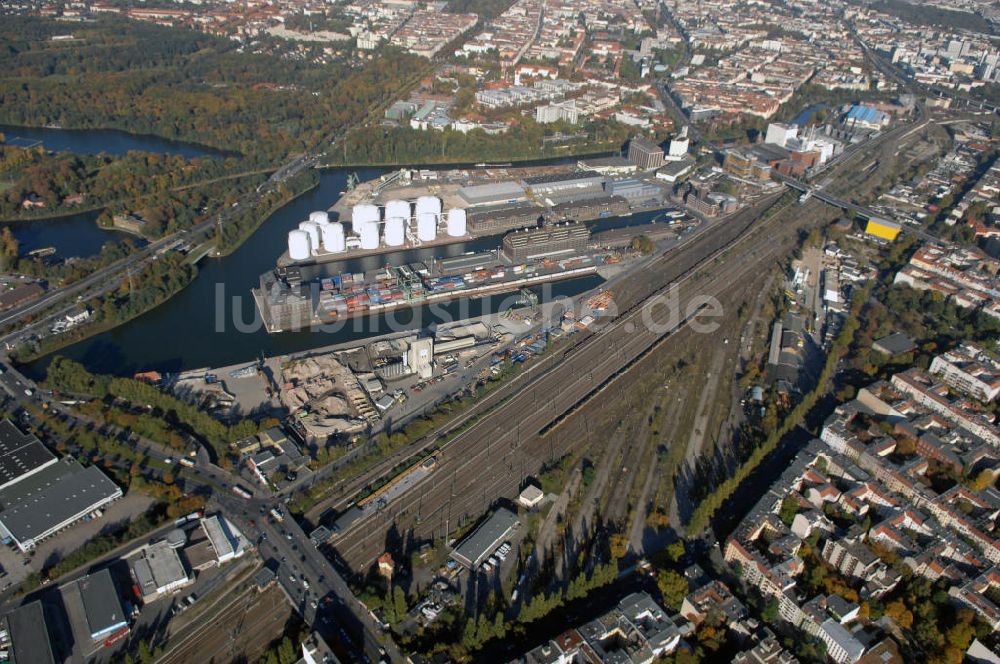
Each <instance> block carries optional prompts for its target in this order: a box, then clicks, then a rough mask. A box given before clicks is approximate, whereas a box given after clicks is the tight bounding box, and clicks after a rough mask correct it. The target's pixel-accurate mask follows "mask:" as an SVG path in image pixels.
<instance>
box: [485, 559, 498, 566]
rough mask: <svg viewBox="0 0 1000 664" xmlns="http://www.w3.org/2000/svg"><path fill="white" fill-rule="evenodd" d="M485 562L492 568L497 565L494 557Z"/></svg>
mask: <svg viewBox="0 0 1000 664" xmlns="http://www.w3.org/2000/svg"><path fill="white" fill-rule="evenodd" d="M486 562H488V563H489V564H490V565H493V566H494V567H496V565H497V559H496V558H495V557H493V556H490V557H489V558H488V559H487V560H486Z"/></svg>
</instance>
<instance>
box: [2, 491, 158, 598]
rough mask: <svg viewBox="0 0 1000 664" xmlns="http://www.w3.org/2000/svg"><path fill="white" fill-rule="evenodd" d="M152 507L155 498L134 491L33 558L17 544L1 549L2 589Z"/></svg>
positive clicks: (42, 547) (61, 535)
mask: <svg viewBox="0 0 1000 664" xmlns="http://www.w3.org/2000/svg"><path fill="white" fill-rule="evenodd" d="M152 504H153V499H152V498H150V497H149V496H146V495H143V494H140V493H136V492H131V493H128V494H126V495H125V496H123V497H122V498H121V499H119V500H116V501H115V502H113V503H111V504H110V505H108V506H107V507H106V508H105V509H104V510H103V515H102V516H101V517H100V518H97V519H91V520H90V521H79V522H77V523H75V524H73V525H72V526H70V527H68V528H66V529H65V530H63V531H62V532H60V533H58V534H56V535H55V536H53V537H50V538H48V539H46V540H45V541H43V542H42V543H41V544H39V545H38V546H37V547H36V548H35V549H34V550H33V551H32V552H31V553H30V555H25V554H23V553H21V551H20V550H18V548H17V547H16V546H15V545H13V544H11V545H8V546H3V547H0V566H3V571H4V572H5V575H4V576H3V577H0V589H3V590H6V589H8V588H11V587H13V586H16V585H17V584H19V583H20V582H21V581H23V580H24V578H25V577H26V576H28V575H29V574H30V573H31V572H40V571H41V570H42V569H43V568H44V567H46V566H49V565H52V564H54V563H56V562H58V561H59V560H61V559H62V558H63V557H65V556H66V555H68V554H70V553H72V552H73V551H76V550H77V549H79V548H80V547H81V546H83V545H84V544H86V543H87V542H88V541H89V540H92V539H93V538H95V537H97V536H98V535H100V534H102V533H104V532H107V531H109V530H113V529H115V528H116V527H117V526H118V525H121V524H127V523H128V522H129V521H131V520H132V519H134V518H135V517H137V516H139V515H140V514H143V513H144V512H145V511H146V510H148V509H149V507H150V506H151V505H152ZM25 559H27V560H30V561H31V562H30V564H28V565H25V564H24V561H25Z"/></svg>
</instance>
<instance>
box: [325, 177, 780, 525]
mask: <svg viewBox="0 0 1000 664" xmlns="http://www.w3.org/2000/svg"><path fill="white" fill-rule="evenodd" d="M781 198H782V195H781V194H777V195H771V196H768V197H766V198H764V199H762V200H761V201H760V202H758V203H757V204H755V205H754V206H752V207H750V208H748V209H746V210H742V211H740V212H738V213H736V214H735V215H733V216H732V217H730V218H728V219H722V220H719V221H717V222H715V224H714V225H713V226H712V227H711V228H710V229H708V230H706V231H705V232H703V233H699V234H697V235H695V236H693V237H692V238H690V239H688V240H686V241H684V242H683V243H681V244H679V245H678V246H676V247H673V248H672V249H670V250H669V251H667V252H665V253H663V254H661V255H660V256H658V257H657V258H656V259H655V260H653V261H651V262H650V263H649V264H648V265H647V266H646V267H645V268H644V269H643V270H642V271H641V273H639V274H637V275H634V276H633V277H632V278H631V279H626V280H623V281H622V282H621V284H619V286H618V287H617V288H616V301H615V303H616V304H617V305H619V306H622V307H623V311H621V312H620V313H619V316H621V315H623V314H625V313H627V312H629V311H631V310H633V309H636V308H637V307H638V306H641V303H642V302H643V301H644V300H646V299H648V298H649V297H650V296H652V295H653V294H655V293H656V292H659V291H662V290H663V289H664V288H666V287H668V286H669V285H670V284H671V283H672V282H673V281H674V280H676V279H678V278H680V277H681V276H682V275H683V274H684V273H685V272H687V271H689V270H691V269H693V268H694V267H695V266H697V265H698V264H699V263H701V262H702V261H704V260H705V257H706V255H708V253H711V250H712V248H713V247H718V246H719V245H728V244H730V243H732V242H733V240H735V239H738V238H739V236H740V235H741V234H742V233H744V232H745V231H746V230H747V229H748V228H749V227H750V226H751V225H752V224H753V223H754V222H755V221H756V220H757V219H759V218H760V216H761V215H762V214H765V213H768V212H771V211H772V208H773V207H774V206H775V205H776V204H777V203H778V202H779V201H780V200H781ZM593 336H594V335H593V334H592V333H590V332H583V333H581V334H578V335H576V338H575V339H573V340H570V341H568V342H564V343H565V345H563V346H562V347H561V348H558V349H556V350H555V351H554V352H552V353H549V354H546V355H545V356H543V357H541V358H539V359H538V360H537V361H536V362H533V363H531V364H530V365H529V366H528V367H527V368H526V369H525V370H524V371H523V372H522V373H520V374H518V375H516V376H514V377H513V378H511V379H510V380H508V381H507V382H505V383H504V384H503V385H502V386H500V387H498V388H497V389H496V390H494V391H492V392H490V393H489V394H487V395H485V396H483V397H482V398H480V399H479V400H478V401H477V402H476V403H475V404H474V405H473V406H472V407H471V408H470V409H469V410H468V411H466V412H465V413H463V414H461V415H459V416H458V417H456V418H455V419H453V420H452V421H451V422H449V423H448V424H447V425H446V426H444V427H442V428H441V429H438V430H437V431H435V432H433V433H431V434H429V435H428V436H426V437H425V438H423V439H421V440H420V441H417V442H415V443H412V444H410V445H408V446H406V447H405V448H403V449H402V450H399V451H397V452H396V453H395V454H393V455H392V456H391V457H389V458H387V459H385V460H383V461H380V462H379V463H377V464H375V465H374V466H372V467H371V468H370V469H369V470H367V471H365V472H364V473H362V474H361V475H359V476H356V477H353V478H351V479H350V480H347V481H345V482H343V483H342V484H340V485H339V486H335V487H333V488H331V490H330V492H331V493H332V494H335V497H334V498H332V499H331V498H328V499H326V500H323V501H321V502H320V503H319V504H317V505H316V506H315V507H313V508H312V509H310V510H309V511H308V513H307V514H306V519H307V520H308V521H309V522H310V523H312V524H316V523H317V522H318V521H319V519H320V517H321V515H322V514H323V513H325V512H326V511H327V510H329V509H330V508H334V509H338V510H342V509H344V508H345V507H347V506H348V505H349V504H350V503H351V501H352V498H353V496H355V495H357V494H358V493H359V492H360V491H362V490H363V489H364V488H365V487H366V486H369V485H371V484H372V483H373V482H374V481H375V480H376V479H378V478H379V477H382V476H384V475H385V474H386V473H388V472H390V471H391V470H392V469H393V468H395V467H396V466H398V465H399V464H400V463H401V462H402V461H403V460H405V459H409V458H411V457H415V456H417V455H420V454H421V453H427V452H429V451H430V450H431V448H432V447H434V446H435V445H436V444H437V443H438V440H439V439H440V438H441V437H442V436H447V435H449V434H452V433H454V432H455V431H458V430H461V429H462V428H463V427H465V426H466V425H468V424H469V423H470V422H471V421H473V420H475V419H477V418H479V417H482V416H484V415H485V414H486V413H488V412H489V411H491V410H492V409H494V408H496V407H498V406H500V405H501V404H502V403H504V402H505V401H506V400H508V399H510V398H511V397H513V396H515V395H516V394H518V393H520V392H521V391H522V390H523V389H525V387H526V386H527V385H530V384H532V383H533V382H535V381H537V380H539V379H541V378H543V377H544V376H546V375H547V374H548V373H549V372H551V371H553V370H557V369H558V368H559V367H560V366H562V365H563V363H564V362H566V361H567V360H569V359H571V358H572V357H573V355H574V354H575V353H576V352H577V351H578V349H579V348H580V347H581V346H583V345H585V344H586V343H588V342H589V341H590V340H591V338H592V337H593ZM461 435H464V434H461ZM456 440H457V439H455V440H453V441H450V442H449V443H448V444H447V445H446V446H450V445H453V444H454V443H455V442H456Z"/></svg>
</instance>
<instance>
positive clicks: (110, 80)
mask: <svg viewBox="0 0 1000 664" xmlns="http://www.w3.org/2000/svg"><path fill="white" fill-rule="evenodd" d="M66 30H67V28H66V26H65V25H60V24H59V23H56V22H52V21H47V20H45V19H43V18H36V17H13V16H6V17H4V21H3V23H2V24H0V42H3V43H4V46H5V48H4V49H2V50H0V122H2V123H8V124H14V125H29V126H41V125H56V126H60V127H66V128H78V129H90V128H98V127H101V128H114V129H121V130H124V131H130V132H133V133H140V134H153V135H157V136H162V137H165V138H171V139H177V140H183V141H189V142H194V143H201V144H204V145H209V146H212V147H215V148H218V149H222V150H230V151H233V150H235V151H237V152H239V153H240V154H242V155H243V156H244V159H245V160H246V161H247V162H248V163H250V164H257V165H269V164H275V163H278V162H281V161H283V160H284V159H285V158H286V157H287V156H288V155H289V154H292V153H296V152H301V151H303V150H307V149H310V148H313V147H315V146H317V145H319V144H320V143H321V142H322V141H323V139H324V138H326V137H329V136H331V135H333V134H335V133H337V132H338V131H341V130H344V129H346V128H348V127H349V126H351V125H353V124H354V123H356V122H357V121H358V120H359V119H361V118H364V117H365V116H366V115H367V114H368V112H369V111H370V110H371V109H372V108H374V107H377V106H378V105H380V104H382V103H385V102H387V101H389V100H390V99H391V98H393V97H394V96H395V95H396V94H397V93H398V89H399V87H400V86H401V85H402V84H403V82H405V81H407V80H409V79H411V78H412V77H413V76H414V75H416V74H418V73H419V72H420V71H421V70H422V69H423V68H424V67H425V66H426V61H424V60H422V59H421V58H418V57H416V56H412V55H407V54H405V53H403V52H401V51H398V50H395V49H391V48H387V49H385V50H384V51H383V52H381V53H380V56H381V57H379V58H377V59H374V60H372V61H371V62H368V63H365V65H364V66H363V67H361V66H359V65H357V64H356V63H353V62H348V61H345V62H342V63H339V64H336V65H332V66H331V65H323V66H320V65H315V64H312V63H310V62H306V61H303V60H301V59H292V58H282V57H272V56H264V55H255V54H249V53H244V52H241V50H240V46H239V44H238V43H236V42H234V41H232V40H228V39H223V38H219V37H214V36H211V35H206V34H202V33H197V32H193V31H188V30H182V29H174V28H166V27H162V26H157V25H151V24H147V23H136V22H131V21H128V20H125V19H122V18H119V17H105V18H101V19H99V20H97V21H96V22H95V23H93V24H87V25H74V28H73V36H74V40H73V41H70V42H52V41H51V37H52V36H54V35H57V34H63V33H65V32H66Z"/></svg>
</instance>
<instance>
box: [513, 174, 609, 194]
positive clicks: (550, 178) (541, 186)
mask: <svg viewBox="0 0 1000 664" xmlns="http://www.w3.org/2000/svg"><path fill="white" fill-rule="evenodd" d="M604 179H605V178H604V176H603V175H601V174H600V173H598V172H596V171H574V172H571V173H552V174H550V175H536V176H534V177H528V178H524V180H522V181H521V183H522V184H523V185H524V188H525V189H527V190H528V191H530V192H531V194H532V195H534V196H553V195H554V196H567V195H573V196H579V195H582V194H585V193H588V192H591V193H595V194H596V193H603V191H604Z"/></svg>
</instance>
